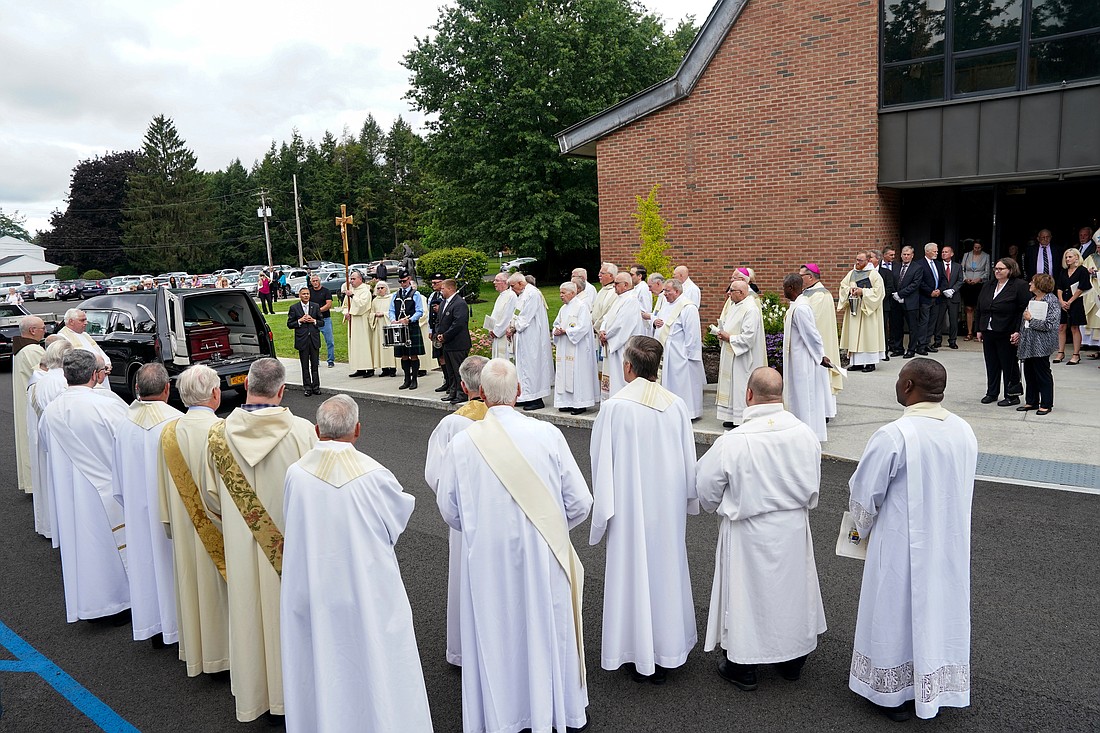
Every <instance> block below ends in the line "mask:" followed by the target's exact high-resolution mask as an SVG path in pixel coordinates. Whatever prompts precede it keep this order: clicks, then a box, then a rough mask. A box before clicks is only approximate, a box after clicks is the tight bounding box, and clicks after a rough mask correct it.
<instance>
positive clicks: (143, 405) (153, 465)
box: [112, 361, 181, 644]
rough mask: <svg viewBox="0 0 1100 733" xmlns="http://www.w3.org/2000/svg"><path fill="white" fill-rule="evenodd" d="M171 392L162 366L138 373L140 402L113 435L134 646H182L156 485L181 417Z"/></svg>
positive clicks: (157, 364)
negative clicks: (173, 423)
mask: <svg viewBox="0 0 1100 733" xmlns="http://www.w3.org/2000/svg"><path fill="white" fill-rule="evenodd" d="M170 389H171V384H170V383H169V381H168V371H167V370H166V369H165V368H164V365H163V364H161V363H160V362H156V361H155V362H150V363H149V364H144V365H142V366H141V368H139V369H138V371H137V374H136V375H135V377H134V390H135V392H137V399H135V400H134V401H133V403H131V405H130V407H129V409H128V410H127V412H126V419H125V420H123V421H122V422H121V423H120V424H119V425H118V432H117V433H116V434H115V458H114V466H115V470H114V481H113V486H114V488H113V490H112V494H113V496H114V498H115V501H117V502H118V503H119V505H121V506H122V510H123V516H124V517H125V519H126V548H127V555H128V559H129V562H128V563H127V568H126V569H127V571H128V573H127V574H128V576H129V579H130V614H131V616H132V620H133V634H134V641H144V640H145V639H151V638H153V637H154V636H156V635H157V634H160V635H161V637H162V639H163V641H164V643H165V644H175V643H176V642H177V641H179V633H178V628H179V627H178V624H177V622H176V574H175V570H174V568H173V565H172V540H171V539H169V537H168V534H167V533H166V532H165V531H164V529H165V527H164V523H163V522H162V521H161V514H160V496H159V488H160V487H159V483H158V476H159V474H160V439H161V433H162V432H163V430H164V426H165V424H166V423H167V421H169V420H175V419H177V418H179V417H180V415H181V413H180V411H179V410H177V409H176V408H174V407H171V406H169V404H168V392H169V390H170Z"/></svg>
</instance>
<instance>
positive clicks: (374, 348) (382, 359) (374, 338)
mask: <svg viewBox="0 0 1100 733" xmlns="http://www.w3.org/2000/svg"><path fill="white" fill-rule="evenodd" d="M392 301H393V295H392V294H391V295H384V296H382V297H375V298H374V299H373V300H372V301H371V303H370V313H368V314H367V329H368V332H369V334H370V359H371V361H370V363H371V365H370V366H369V367H367V368H368V369H396V368H397V359H396V357H394V355H393V347H392V346H383V345H382V333H383V329H384V328H385V327H386V326H388V325H389V323H390V303H391V302H392ZM410 327H411V326H410Z"/></svg>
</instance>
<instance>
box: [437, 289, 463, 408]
mask: <svg viewBox="0 0 1100 733" xmlns="http://www.w3.org/2000/svg"><path fill="white" fill-rule="evenodd" d="M439 292H440V294H441V295H442V296H443V303H442V304H441V305H440V306H439V317H438V318H437V319H436V323H435V329H434V330H433V331H432V333H433V336H434V338H435V340H436V345H437V346H438V347H439V348H440V349H442V351H443V375H444V379H445V380H446V381H445V382H444V384H447V385H449V389H448V390H447V395H446V396H445V397H443V401H444V402H450V403H452V404H458V403H459V402H465V401H466V399H467V398H466V395H465V394H464V393H463V392H462V390H461V389H460V385H461V380H460V378H459V375H458V369H459V367H461V366H462V362H463V361H464V360H465V359H466V357H467V356H468V355H469V353H470V307H469V306H468V305H466V301H465V299H463V297H462V296H461V295H459V294H458V283H456V282H455V281H454V280H444V281H443V283H442V284H441V286H440V289H439Z"/></svg>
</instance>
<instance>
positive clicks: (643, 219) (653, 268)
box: [632, 184, 672, 278]
mask: <svg viewBox="0 0 1100 733" xmlns="http://www.w3.org/2000/svg"><path fill="white" fill-rule="evenodd" d="M660 188H661V186H660V184H657V185H655V186H653V188H651V189H650V190H649V195H648V196H646V197H645V198H642V197H641V196H635V197H634V200H635V201H636V202H637V208H636V209H635V210H634V213H633V214H632V216H633V217H634V221H636V222H637V223H638V236H639V238H640V239H641V240H642V247H641V249H639V250H638V252H637V254H636V255H635V259H636V261H637V262H638V264H639V265H641V266H642V267H644V268H645V269H646V272H650V273H653V272H659V273H661V274H662V275H664V276H665V277H666V278H668V277H672V259H671V258H670V257H669V256H668V240H667V239H666V237H667V235H668V230H669V229H671V228H672V227H671V225H669V224H666V223H665V220H664V219H663V218H662V217H661V204H659V203H658V202H657V191H658V190H660Z"/></svg>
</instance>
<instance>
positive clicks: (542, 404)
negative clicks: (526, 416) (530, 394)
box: [523, 397, 546, 412]
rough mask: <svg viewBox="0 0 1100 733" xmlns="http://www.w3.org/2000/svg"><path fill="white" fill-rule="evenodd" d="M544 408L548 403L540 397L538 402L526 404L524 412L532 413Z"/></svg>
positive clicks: (533, 401) (532, 401)
mask: <svg viewBox="0 0 1100 733" xmlns="http://www.w3.org/2000/svg"><path fill="white" fill-rule="evenodd" d="M544 407H546V403H545V402H543V401H542V398H541V397H540V398H539V399H537V400H531V401H530V402H526V403H524V405H523V411H524V412H531V411H532V410H541V409H542V408H544Z"/></svg>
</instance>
